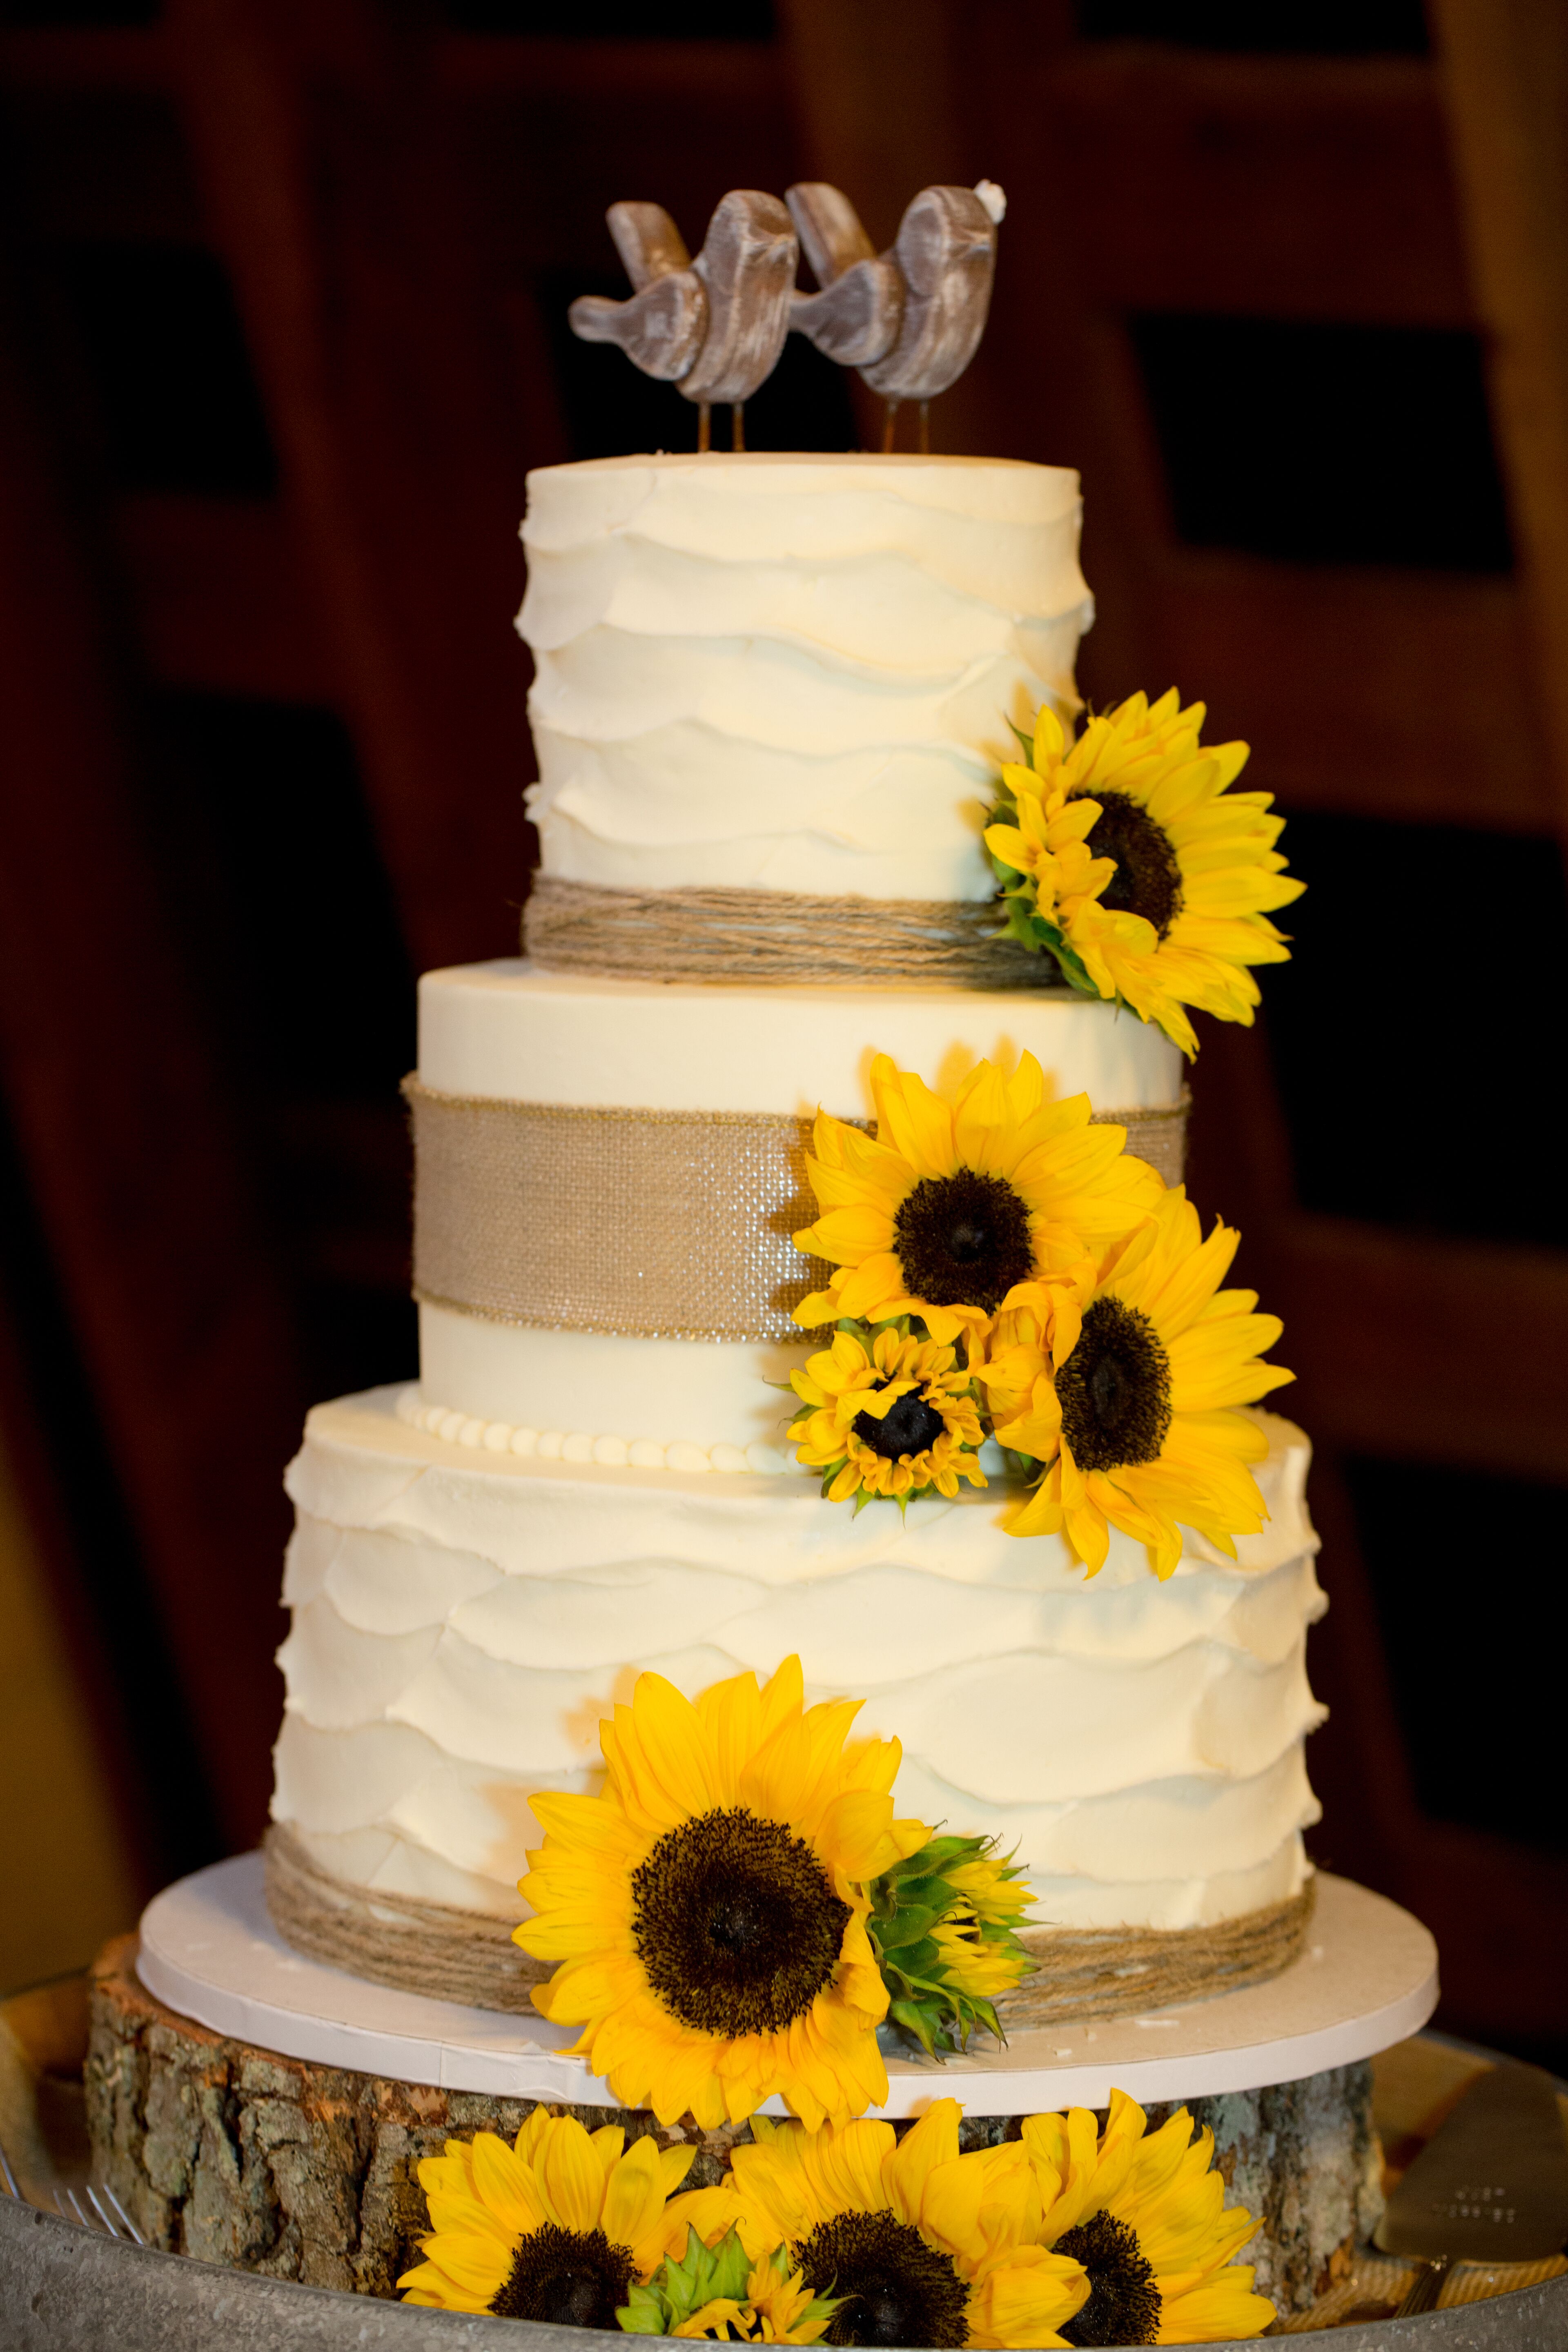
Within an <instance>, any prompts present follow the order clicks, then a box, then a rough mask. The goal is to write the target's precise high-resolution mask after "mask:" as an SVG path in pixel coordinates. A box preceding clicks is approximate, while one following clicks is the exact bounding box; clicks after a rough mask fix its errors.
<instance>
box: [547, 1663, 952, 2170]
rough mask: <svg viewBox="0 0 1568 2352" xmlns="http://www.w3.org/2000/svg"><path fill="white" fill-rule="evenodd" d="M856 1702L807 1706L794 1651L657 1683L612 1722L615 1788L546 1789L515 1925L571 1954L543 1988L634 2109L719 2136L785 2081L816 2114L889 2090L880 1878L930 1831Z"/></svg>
mask: <svg viewBox="0 0 1568 2352" xmlns="http://www.w3.org/2000/svg"><path fill="white" fill-rule="evenodd" d="M858 1712H859V1708H858V1702H855V1701H852V1700H848V1699H834V1700H831V1701H828V1702H826V1703H824V1704H823V1705H821V1706H814V1707H811V1708H810V1709H805V1710H803V1706H802V1684H801V1667H800V1660H799V1659H798V1658H786V1659H785V1661H784V1664H783V1665H782V1666H781V1667H780V1668H779V1670H778V1672H777V1674H775V1675H773V1680H772V1681H771V1682H770V1683H768V1684H767V1685H766V1686H765V1687H764V1688H763V1689H760V1690H759V1688H758V1686H757V1681H756V1677H755V1676H754V1675H736V1676H735V1677H734V1679H733V1680H732V1681H731V1682H724V1683H718V1684H715V1685H714V1686H713V1687H712V1688H711V1689H710V1690H708V1691H705V1692H704V1693H703V1694H702V1696H701V1697H700V1699H699V1700H698V1701H697V1703H696V1704H695V1705H693V1704H692V1703H691V1701H690V1700H689V1699H686V1698H683V1697H682V1696H681V1695H680V1693H679V1691H678V1690H677V1689H676V1688H675V1687H674V1685H672V1684H670V1683H668V1682H666V1681H665V1680H664V1678H663V1676H662V1675H653V1674H646V1675H639V1677H638V1679H637V1688H636V1690H635V1692H634V1694H633V1697H632V1703H631V1705H630V1706H617V1707H616V1712H615V1720H614V1722H613V1723H605V1724H604V1725H602V1726H601V1727H600V1734H599V1738H600V1744H601V1746H602V1748H603V1749H604V1753H605V1766H606V1768H607V1777H606V1782H605V1790H604V1793H603V1794H602V1795H600V1796H594V1797H583V1796H574V1795H563V1794H560V1793H552V1792H548V1791H542V1792H541V1793H540V1794H539V1795H538V1796H536V1797H535V1798H534V1800H533V1805H534V1811H536V1813H537V1814H538V1815H539V1818H540V1820H541V1821H542V1822H543V1824H544V1828H545V1832H546V1836H545V1841H544V1844H543V1846H542V1848H541V1849H540V1851H539V1852H538V1853H531V1854H530V1856H529V1860H530V1862H531V1864H532V1868H531V1872H530V1874H529V1875H528V1876H527V1877H526V1878H525V1879H524V1880H523V1881H522V1882H521V1890H520V1891H521V1893H522V1894H523V1895H526V1896H527V1898H528V1900H529V1901H530V1902H531V1904H532V1906H533V1909H534V1914H535V1916H533V1917H532V1918H531V1919H526V1920H524V1922H523V1924H522V1925H521V1927H518V1928H517V1929H516V1930H515V1931H514V1933H515V1936H516V1939H517V1941H518V1942H519V1943H520V1944H521V1946H522V1948H523V1949H524V1951H526V1952H531V1953H532V1954H533V1955H534V1956H535V1958H539V1959H542V1960H554V1961H558V1962H559V1963H560V1965H559V1966H558V1967H557V1969H556V1970H555V1973H554V1975H553V1976H552V1978H551V1979H550V1981H549V1983H548V1984H546V1985H542V1986H540V1987H539V1988H538V1989H537V1990H535V1992H534V1995H533V2000H534V2002H535V2004H536V2006H537V2007H538V2008H539V2009H540V2010H542V2012H543V2014H544V2015H545V2016H546V2017H549V2018H554V2019H557V2020H563V2021H568V2022H570V2023H572V2024H575V2025H581V2026H582V2028H583V2032H582V2036H581V2038H580V2040H579V2041H578V2042H576V2044H575V2045H574V2054H575V2055H577V2056H581V2057H584V2058H586V2059H587V2060H588V2063H589V2064H590V2065H591V2066H592V2068H593V2070H594V2072H595V2074H603V2075H606V2076H607V2077H608V2079H609V2082H610V2085H611V2087H612V2089H613V2090H614V2092H615V2095H616V2098H617V2099H618V2100H620V2101H621V2103H622V2104H623V2105H626V2106H628V2107H651V2108H652V2109H653V2111H654V2113H655V2114H656V2115H657V2116H658V2119H659V2121H660V2122H661V2123H673V2122H674V2121H675V2119H676V2118H677V2117H678V2116H683V2115H685V2114H687V2113H688V2112H689V2113H690V2114H691V2115H693V2116H695V2117H696V2119H697V2121H698V2123H699V2124H700V2125H701V2126H703V2128H704V2129H705V2130H710V2129H712V2128H713V2127H714V2126H717V2125H719V2124H721V2123H722V2122H724V2121H725V2120H726V2118H728V2120H730V2121H731V2122H739V2121H740V2120H741V2119H742V2116H749V2115H751V2114H752V2111H753V2110H754V2109H755V2108H757V2107H760V2106H761V2105H762V2104H763V2100H764V2099H767V2098H772V2097H773V2095H775V2094H776V2095H780V2096H782V2097H783V2098H784V2101H785V2102H786V2104H787V2105H789V2106H790V2107H791V2108H792V2109H793V2110H794V2112H795V2114H796V2115H799V2116H805V2117H806V2119H807V2120H808V2121H810V2122H811V2123H814V2124H816V2123H820V2122H821V2121H822V2120H823V2118H824V2117H825V2116H839V2115H846V2114H848V2113H851V2112H854V2113H859V2112H861V2111H863V2110H864V2109H865V2108H866V2107H868V2106H873V2105H880V2104H881V2102H882V2101H883V2100H885V2099H886V2097H887V2095H888V2076H887V2069H886V2068H885V2066H884V2065H883V2063H882V2059H881V2055H880V2053H879V2050H878V2047H877V2028H878V2026H879V2025H880V2023H881V2022H882V2020H883V2018H884V2017H885V2016H886V2015H887V2012H888V1993H887V1989H886V1987H885V1986H884V1984H883V1982H882V1979H881V1975H880V1973H879V1969H878V1967H877V1960H876V1955H875V1954H874V1952H873V1951H872V1949H871V1945H870V1942H869V1939H868V1936H867V1932H866V1919H867V1915H868V1911H869V1909H870V1899H869V1896H868V1893H867V1891H866V1890H867V1885H868V1882H869V1881H870V1880H872V1879H874V1878H876V1877H877V1875H878V1874H879V1872H881V1871H883V1870H886V1869H887V1868H888V1867H889V1865H890V1864H893V1863H895V1862H897V1861H899V1860H900V1858H901V1857H902V1856H903V1855H905V1854H908V1853H914V1852H916V1851H917V1850H918V1849H919V1848H920V1847H921V1846H922V1845H923V1844H924V1843H925V1842H926V1840H927V1838H928V1837H929V1836H930V1834H931V1832H930V1831H929V1830H928V1829H927V1828H926V1826H925V1824H924V1823H923V1822H896V1821H895V1820H894V1819H893V1801H892V1798H891V1797H890V1795H889V1790H890V1789H891V1788H892V1785H893V1780H894V1777H895V1775H896V1774H897V1772H898V1769H899V1763H900V1755H901V1750H900V1746H899V1743H898V1741H897V1740H896V1739H888V1740H883V1739H863V1740H858V1741H857V1742H856V1743H855V1744H854V1745H853V1747H851V1748H849V1749H848V1750H847V1751H846V1750H845V1746H844V1743H845V1739H846V1737H847V1733H848V1730H849V1727H850V1725H851V1723H852V1722H853V1721H854V1718H855V1717H856V1715H857V1714H858Z"/></svg>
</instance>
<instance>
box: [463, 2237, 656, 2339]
mask: <svg viewBox="0 0 1568 2352" xmlns="http://www.w3.org/2000/svg"><path fill="white" fill-rule="evenodd" d="M635 2275H636V2265H635V2264H634V2263H633V2260H632V2252H631V2248H630V2247H629V2246H615V2245H612V2244H611V2242H610V2241H609V2239H608V2238H606V2237H605V2233H604V2231H603V2230H587V2231H582V2230H562V2229H558V2228H557V2227H556V2225H555V2223H554V2222H553V2221H546V2223H545V2224H544V2227H543V2228H542V2230H531V2231H529V2233H528V2235H527V2237H526V2238H521V2239H520V2240H519V2242H518V2248H517V2252H515V2253H514V2254H513V2256H512V2258H511V2269H510V2272H509V2273H507V2276H506V2279H505V2281H504V2282H503V2284H501V2285H500V2286H499V2287H498V2288H497V2289H496V2292H495V2294H494V2295H493V2296H492V2297H491V2299H490V2309H491V2310H492V2311H493V2312H494V2313H495V2315H496V2316H497V2318H498V2319H535V2320H542V2321H543V2322H544V2323H545V2324H546V2325H547V2326H555V2327H610V2328H618V2327H619V2326H620V2322H619V2321H618V2320H617V2318H616V2312H617V2311H618V2310H619V2309H620V2307H621V2305H623V2304H624V2303H625V2302H626V2297H627V2296H628V2295H629V2294H630V2293H631V2287H632V2280H633V2278H634V2277H635Z"/></svg>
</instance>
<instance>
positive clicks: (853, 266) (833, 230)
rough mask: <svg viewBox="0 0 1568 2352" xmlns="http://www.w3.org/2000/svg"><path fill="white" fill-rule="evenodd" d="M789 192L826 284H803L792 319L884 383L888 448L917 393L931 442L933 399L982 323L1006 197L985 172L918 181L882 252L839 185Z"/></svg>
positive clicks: (961, 364)
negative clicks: (938, 183) (930, 184)
mask: <svg viewBox="0 0 1568 2352" xmlns="http://www.w3.org/2000/svg"><path fill="white" fill-rule="evenodd" d="M788 203H789V208H790V212H791V214H792V215H793V216H794V219H795V226H796V228H797V229H798V231H799V234H800V241H801V244H802V245H803V247H805V256H806V259H807V260H808V261H809V262H810V264H811V267H812V270H813V274H814V275H815V276H816V280H817V283H818V285H819V287H820V288H821V289H822V290H821V291H820V292H819V293H816V294H797V295H796V297H795V307H794V310H793V311H792V313H791V317H790V324H791V326H792V327H794V328H795V329H797V330H798V331H799V332H800V333H802V334H804V335H806V336H808V337H809V338H810V340H811V341H813V342H814V343H816V347H817V349H818V350H819V351H822V352H826V354H827V356H828V357H829V358H830V359H835V360H838V361H840V362H843V363H844V364H845V365H847V366H854V367H858V369H859V371H860V373H861V376H862V378H863V379H864V381H865V382H866V383H868V384H869V385H870V387H871V389H872V391H873V392H879V393H880V394H881V395H882V397H883V399H884V400H885V401H886V402H887V404H888V418H887V425H886V427H885V430H884V432H883V436H882V446H883V448H884V449H885V450H889V449H891V447H892V446H893V427H894V420H895V418H896V416H897V414H898V410H899V405H900V402H902V401H905V400H914V401H918V402H919V403H920V408H921V448H922V449H929V448H930V446H931V426H930V415H929V410H930V404H931V401H933V400H934V399H935V398H936V396H937V394H938V393H942V392H945V391H946V390H947V388H948V386H949V384H951V383H956V382H957V381H958V378H959V377H960V376H961V375H962V374H963V371H964V369H965V368H966V367H967V366H968V365H969V362H970V361H971V360H972V359H973V357H974V353H975V351H976V348H977V347H978V345H979V341H980V338H981V336H982V335H983V334H984V331H985V320H986V315H987V313H988V311H989V310H990V308H991V287H992V282H993V280H994V277H995V272H996V229H997V225H998V223H999V222H1000V221H1001V219H1002V216H1003V214H1004V213H1005V210H1006V198H1005V196H1004V195H1003V194H1002V191H1001V189H1000V188H998V187H996V186H995V185H994V184H993V183H992V182H991V181H989V180H982V181H981V183H980V184H979V186H978V187H977V188H948V187H937V188H922V189H921V193H920V194H919V195H918V196H916V197H915V199H914V201H913V203H912V204H910V206H909V208H908V210H907V211H906V212H905V214H904V217H903V219H902V220H901V221H900V224H899V233H898V236H896V237H895V238H894V240H893V245H892V248H891V251H890V252H889V253H885V254H881V255H879V254H877V253H876V252H874V250H873V248H872V246H871V241H870V239H869V237H868V236H867V235H866V232H865V230H864V229H863V228H862V227H861V226H860V223H859V220H858V217H857V215H856V212H855V208H854V206H853V205H851V204H850V202H849V200H848V198H847V196H845V195H843V194H840V192H839V190H838V189H837V188H833V187H829V186H827V185H826V184H825V183H823V182H821V181H807V182H803V183H802V184H800V185H798V186H796V187H793V188H791V189H790V191H789V194H788ZM895 278H896V280H897V286H896V289H895V285H894V280H895Z"/></svg>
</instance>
